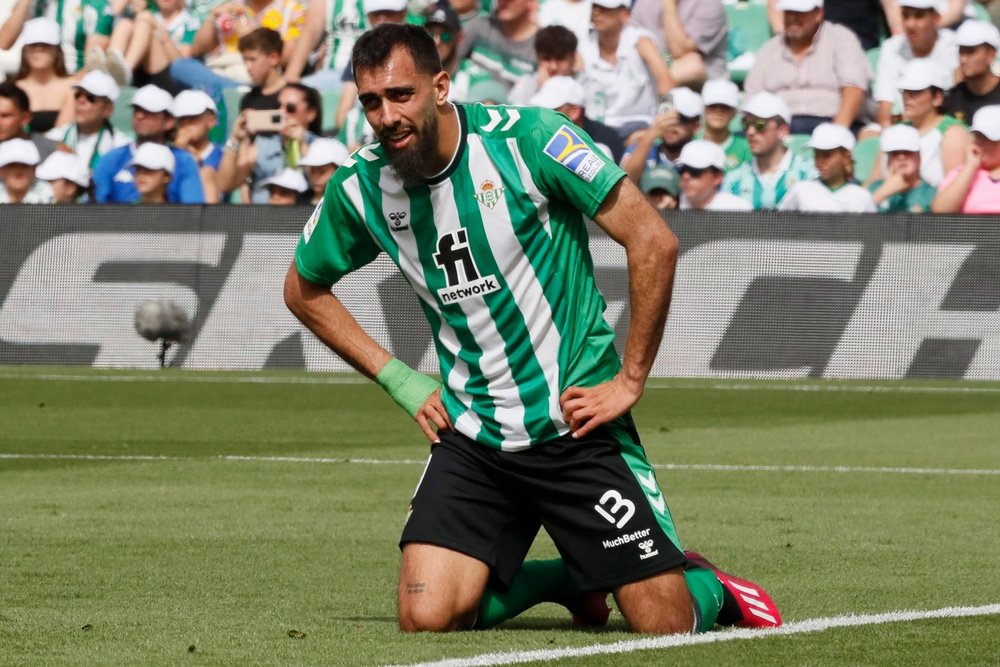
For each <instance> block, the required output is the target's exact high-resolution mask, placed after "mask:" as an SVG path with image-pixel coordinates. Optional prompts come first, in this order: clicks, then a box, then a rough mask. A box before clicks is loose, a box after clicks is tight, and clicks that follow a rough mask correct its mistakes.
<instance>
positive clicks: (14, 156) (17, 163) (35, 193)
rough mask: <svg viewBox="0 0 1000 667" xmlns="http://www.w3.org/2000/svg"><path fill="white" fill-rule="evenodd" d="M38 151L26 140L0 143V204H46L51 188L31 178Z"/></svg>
mask: <svg viewBox="0 0 1000 667" xmlns="http://www.w3.org/2000/svg"><path fill="white" fill-rule="evenodd" d="M38 162H39V159H38V149H37V148H35V144H33V143H31V142H30V141H28V140H27V139H9V140H7V141H5V142H3V143H0V204H49V203H51V202H52V188H51V187H49V184H48V183H46V182H45V181H42V180H39V179H37V178H35V167H36V166H37V165H38Z"/></svg>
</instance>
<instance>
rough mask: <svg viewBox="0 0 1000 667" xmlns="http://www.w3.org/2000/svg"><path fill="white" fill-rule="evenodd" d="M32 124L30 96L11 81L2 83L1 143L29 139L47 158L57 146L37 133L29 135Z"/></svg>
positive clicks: (0, 107)
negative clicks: (28, 129)
mask: <svg viewBox="0 0 1000 667" xmlns="http://www.w3.org/2000/svg"><path fill="white" fill-rule="evenodd" d="M30 124H31V102H30V101H29V100H28V94H27V93H26V92H24V91H23V90H21V89H20V88H18V87H17V86H15V85H14V84H13V83H11V82H10V81H4V82H2V83H0V141H8V140H10V139H27V140H28V141H30V142H31V143H33V144H35V148H36V149H38V155H39V156H40V157H41V158H42V159H44V158H47V157H48V156H49V154H50V153H51V152H52V151H54V150H55V149H56V147H57V144H56V142H54V141H52V140H51V139H47V138H45V137H44V136H43V135H41V134H38V133H37V132H33V133H31V134H28V131H27V127H28V126H29V125H30Z"/></svg>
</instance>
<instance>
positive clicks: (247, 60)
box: [240, 28, 285, 112]
mask: <svg viewBox="0 0 1000 667" xmlns="http://www.w3.org/2000/svg"><path fill="white" fill-rule="evenodd" d="M281 48H282V44H281V35H279V34H278V33H277V32H276V31H274V30H271V29H270V28H257V29H256V30H252V31H250V32H249V33H247V34H246V35H244V36H243V37H240V55H241V56H243V63H244V65H245V66H246V69H247V76H249V78H250V82H251V83H252V84H253V87H252V88H250V91H249V92H248V93H247V94H245V95H244V96H243V97H242V98H241V99H240V111H241V112H242V111H245V110H246V109H277V108H278V92H279V91H280V90H281V89H282V88H284V87H285V79H284V77H283V76H282V75H281Z"/></svg>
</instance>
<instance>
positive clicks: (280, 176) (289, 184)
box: [260, 167, 309, 192]
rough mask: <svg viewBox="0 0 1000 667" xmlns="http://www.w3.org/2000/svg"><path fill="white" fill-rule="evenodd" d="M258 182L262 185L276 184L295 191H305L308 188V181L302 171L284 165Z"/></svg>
mask: <svg viewBox="0 0 1000 667" xmlns="http://www.w3.org/2000/svg"><path fill="white" fill-rule="evenodd" d="M260 184H261V185H262V186H264V187H267V186H269V185H276V186H278V187H279V188H285V189H286V190H294V191H295V192H305V191H306V190H308V189H309V183H307V182H306V177H305V176H303V175H302V172H301V171H298V170H296V169H292V168H291V167H285V168H284V169H282V170H281V171H279V172H278V173H277V174H275V175H274V176H272V177H271V178H265V179H264V180H263V181H261V183H260Z"/></svg>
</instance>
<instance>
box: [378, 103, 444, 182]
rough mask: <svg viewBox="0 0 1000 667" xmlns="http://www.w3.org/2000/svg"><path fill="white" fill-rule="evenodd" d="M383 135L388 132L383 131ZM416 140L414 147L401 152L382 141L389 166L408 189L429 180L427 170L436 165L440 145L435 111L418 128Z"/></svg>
mask: <svg viewBox="0 0 1000 667" xmlns="http://www.w3.org/2000/svg"><path fill="white" fill-rule="evenodd" d="M394 129H395V128H394ZM381 134H388V132H386V130H385V129H383V130H382V133H381ZM379 139H380V140H381V139H382V137H381V136H380V137H379ZM416 139H417V140H416V142H415V143H414V144H413V145H412V146H408V147H406V148H403V149H401V150H396V149H394V148H392V147H391V146H390V145H389V144H388V142H386V141H382V147H383V148H384V149H385V154H386V157H388V158H389V166H391V167H392V170H393V171H394V172H395V173H396V177H397V178H399V180H400V181H401V182H402V183H403V185H405V186H407V187H412V186H415V185H421V184H422V183H423V182H424V181H425V180H426V179H427V176H426V175H425V171H426V169H427V168H428V166H430V165H432V164H434V158H435V155H436V153H437V144H438V118H437V113H436V112H435V111H434V110H433V109H432V110H431V112H430V113H429V114H428V115H427V116H425V117H424V122H423V124H422V125H421V126H420V127H418V128H416Z"/></svg>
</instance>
